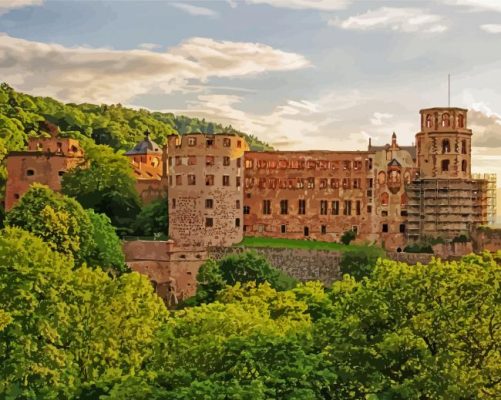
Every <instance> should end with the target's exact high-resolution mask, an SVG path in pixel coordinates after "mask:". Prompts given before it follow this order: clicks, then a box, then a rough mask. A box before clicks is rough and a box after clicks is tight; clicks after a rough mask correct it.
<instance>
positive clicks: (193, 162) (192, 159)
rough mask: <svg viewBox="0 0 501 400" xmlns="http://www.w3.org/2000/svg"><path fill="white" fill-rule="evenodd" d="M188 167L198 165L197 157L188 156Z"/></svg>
mask: <svg viewBox="0 0 501 400" xmlns="http://www.w3.org/2000/svg"><path fill="white" fill-rule="evenodd" d="M188 165H197V158H196V157H195V156H188Z"/></svg>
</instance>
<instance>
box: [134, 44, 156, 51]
mask: <svg viewBox="0 0 501 400" xmlns="http://www.w3.org/2000/svg"><path fill="white" fill-rule="evenodd" d="M138 47H139V48H140V49H143V50H155V49H159V48H161V47H162V46H160V45H159V44H155V43H141V44H139V46H138Z"/></svg>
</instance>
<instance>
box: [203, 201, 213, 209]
mask: <svg viewBox="0 0 501 400" xmlns="http://www.w3.org/2000/svg"><path fill="white" fill-rule="evenodd" d="M205 208H214V200H212V199H205Z"/></svg>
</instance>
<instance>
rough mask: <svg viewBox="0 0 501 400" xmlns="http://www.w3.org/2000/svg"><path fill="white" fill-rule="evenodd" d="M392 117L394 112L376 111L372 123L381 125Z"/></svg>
mask: <svg viewBox="0 0 501 400" xmlns="http://www.w3.org/2000/svg"><path fill="white" fill-rule="evenodd" d="M391 117H393V114H387V113H379V112H375V113H374V114H373V118H371V124H372V125H375V126H381V125H383V120H385V119H390V118H391Z"/></svg>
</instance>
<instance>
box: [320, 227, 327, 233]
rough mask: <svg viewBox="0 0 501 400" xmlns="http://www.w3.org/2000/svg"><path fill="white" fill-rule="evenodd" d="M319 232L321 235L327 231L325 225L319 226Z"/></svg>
mask: <svg viewBox="0 0 501 400" xmlns="http://www.w3.org/2000/svg"><path fill="white" fill-rule="evenodd" d="M320 232H321V233H322V235H325V234H326V233H327V225H322V226H321V227H320Z"/></svg>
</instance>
